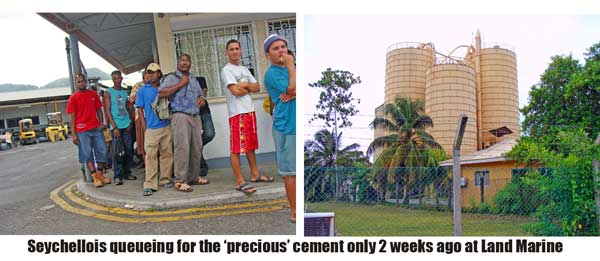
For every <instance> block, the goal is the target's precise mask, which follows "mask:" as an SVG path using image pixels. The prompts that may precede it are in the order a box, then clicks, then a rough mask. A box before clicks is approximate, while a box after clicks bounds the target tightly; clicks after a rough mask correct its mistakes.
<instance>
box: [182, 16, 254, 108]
mask: <svg viewBox="0 0 600 261" xmlns="http://www.w3.org/2000/svg"><path fill="white" fill-rule="evenodd" d="M173 35H174V40H175V47H176V54H177V56H179V55H180V54H182V53H187V54H189V55H190V57H191V58H192V68H191V71H192V73H193V74H195V75H196V76H204V77H205V78H206V84H207V85H208V97H222V96H225V87H224V86H223V84H222V83H221V69H222V68H223V66H225V64H227V62H228V60H229V59H228V58H227V55H226V54H225V44H227V41H229V40H231V39H236V40H238V41H239V42H240V45H241V49H242V60H241V64H242V65H243V66H245V67H247V68H248V70H250V72H251V73H252V74H253V75H254V77H255V78H256V79H258V78H259V77H256V54H255V52H254V38H253V32H252V25H251V24H241V25H232V26H224V27H212V28H203V29H197V30H191V31H184V32H176V33H174V34H173Z"/></svg>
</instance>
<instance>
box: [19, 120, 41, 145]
mask: <svg viewBox="0 0 600 261" xmlns="http://www.w3.org/2000/svg"><path fill="white" fill-rule="evenodd" d="M19 140H20V142H21V145H25V144H34V143H37V139H36V138H35V129H34V128H33V121H32V120H31V119H22V120H20V121H19Z"/></svg>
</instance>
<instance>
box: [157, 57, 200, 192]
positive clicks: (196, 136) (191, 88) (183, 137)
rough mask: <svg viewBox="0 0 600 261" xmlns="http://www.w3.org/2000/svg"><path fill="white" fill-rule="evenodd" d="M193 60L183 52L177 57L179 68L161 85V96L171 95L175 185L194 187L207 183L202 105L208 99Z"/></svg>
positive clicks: (189, 189) (180, 187)
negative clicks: (202, 171)
mask: <svg viewBox="0 0 600 261" xmlns="http://www.w3.org/2000/svg"><path fill="white" fill-rule="evenodd" d="M191 65H192V60H191V58H190V56H189V55H187V54H182V55H180V56H179V58H177V71H175V72H174V73H171V74H168V75H167V76H165V80H164V81H163V82H162V83H161V84H160V87H159V88H158V90H159V91H158V97H159V98H162V97H170V100H171V112H172V113H173V115H172V116H171V128H172V130H173V144H174V147H175V152H174V155H175V158H176V159H177V160H176V161H175V189H177V190H178V191H182V192H190V191H192V190H193V189H192V187H191V185H206V184H208V183H209V181H208V180H207V179H204V178H202V177H200V175H199V174H200V160H201V157H202V119H201V118H200V107H201V106H203V105H204V102H205V101H206V100H205V98H204V96H203V95H202V89H201V88H200V83H199V82H198V80H197V79H196V77H195V76H194V75H193V74H192V73H191V72H190V67H191Z"/></svg>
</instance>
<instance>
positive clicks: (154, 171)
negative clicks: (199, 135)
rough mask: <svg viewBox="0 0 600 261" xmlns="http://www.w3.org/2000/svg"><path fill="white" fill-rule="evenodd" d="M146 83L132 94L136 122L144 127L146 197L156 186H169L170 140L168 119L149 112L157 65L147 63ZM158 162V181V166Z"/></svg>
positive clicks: (157, 77)
mask: <svg viewBox="0 0 600 261" xmlns="http://www.w3.org/2000/svg"><path fill="white" fill-rule="evenodd" d="M146 75H147V77H148V82H147V83H146V84H145V85H144V87H142V88H141V89H140V90H139V91H138V92H137V95H136V99H135V107H137V108H138V114H139V118H140V123H141V124H142V125H143V126H145V127H146V132H145V134H144V151H145V152H146V157H145V161H146V180H145V181H144V196H150V195H152V193H153V192H155V191H157V190H158V185H159V184H160V185H161V186H162V187H164V188H168V187H171V186H172V183H171V178H172V177H173V139H172V134H171V126H170V125H169V120H161V119H159V118H158V116H157V115H156V112H154V110H153V109H152V103H153V102H154V100H156V99H157V96H158V89H157V88H158V86H159V84H160V78H161V77H162V72H161V71H160V67H159V66H158V64H155V63H151V64H149V65H148V66H147V67H146ZM159 162H160V182H159V180H158V165H159Z"/></svg>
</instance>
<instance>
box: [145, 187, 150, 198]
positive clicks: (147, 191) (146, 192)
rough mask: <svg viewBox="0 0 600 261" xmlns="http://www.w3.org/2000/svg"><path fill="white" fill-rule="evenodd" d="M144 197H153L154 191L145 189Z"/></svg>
mask: <svg viewBox="0 0 600 261" xmlns="http://www.w3.org/2000/svg"><path fill="white" fill-rule="evenodd" d="M144 196H152V189H149V188H147V189H144Z"/></svg>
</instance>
